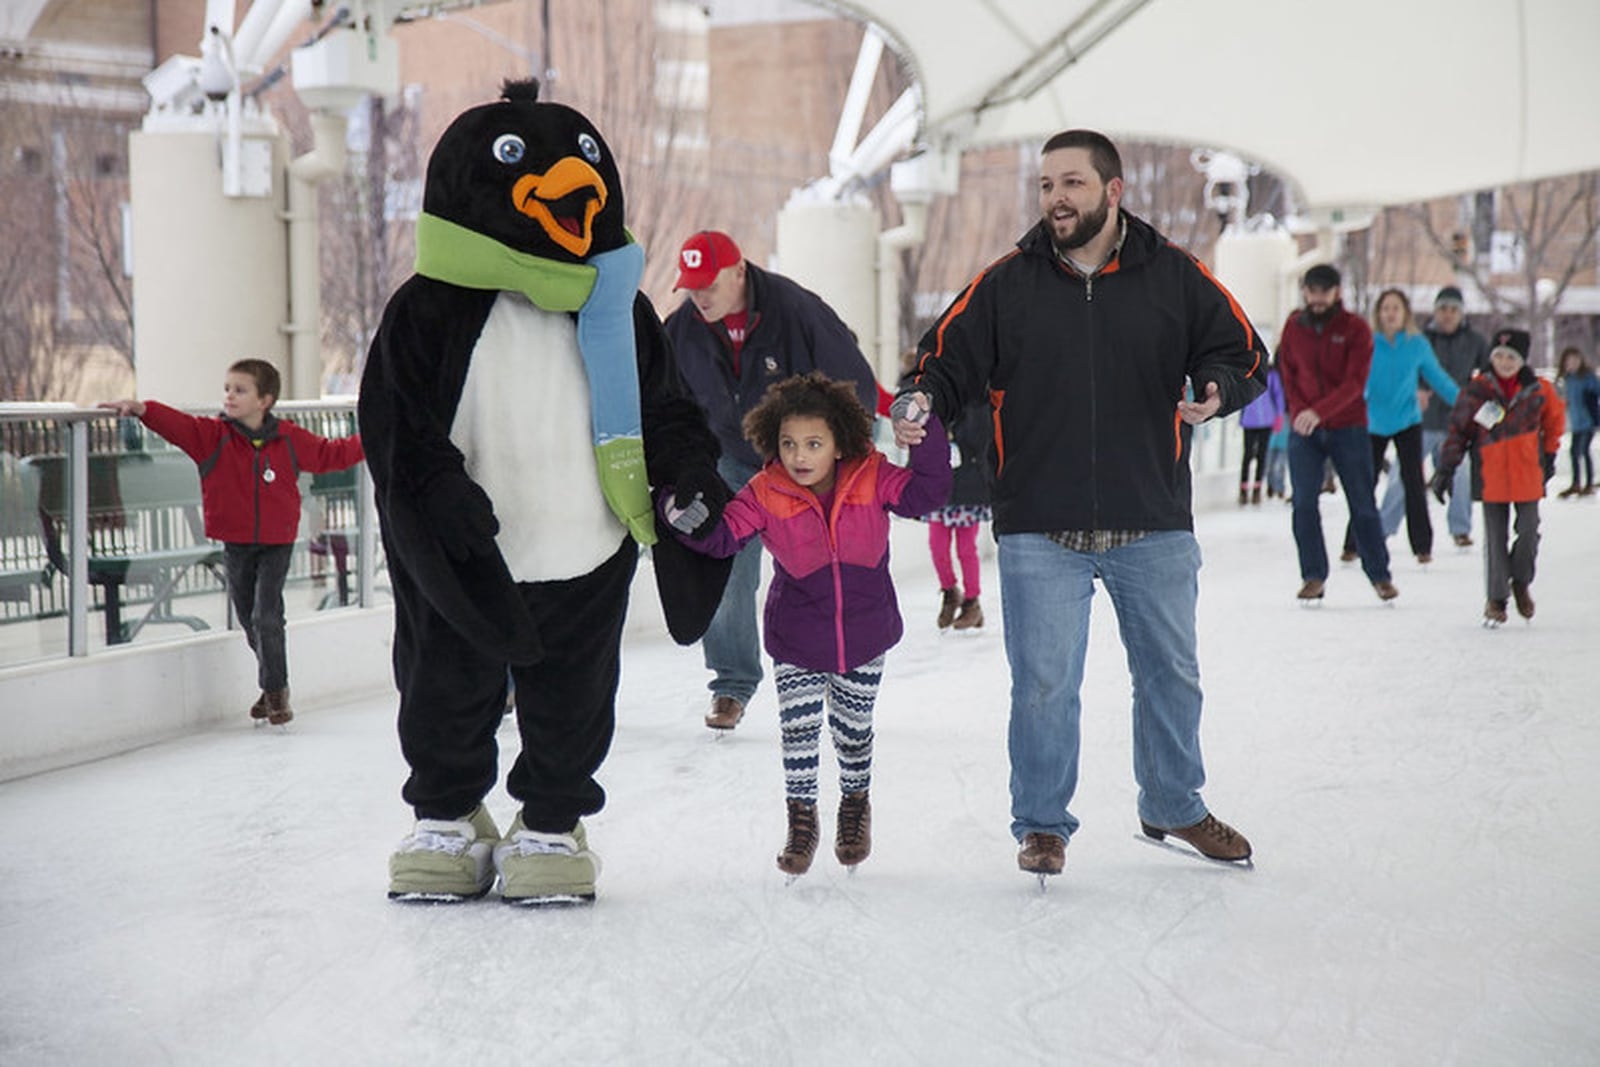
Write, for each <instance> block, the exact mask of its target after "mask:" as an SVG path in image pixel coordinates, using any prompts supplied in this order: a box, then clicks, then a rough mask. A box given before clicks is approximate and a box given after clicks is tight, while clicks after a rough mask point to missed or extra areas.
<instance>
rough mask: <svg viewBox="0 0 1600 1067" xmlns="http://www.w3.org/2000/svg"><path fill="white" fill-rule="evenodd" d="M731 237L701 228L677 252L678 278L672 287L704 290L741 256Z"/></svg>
mask: <svg viewBox="0 0 1600 1067" xmlns="http://www.w3.org/2000/svg"><path fill="white" fill-rule="evenodd" d="M743 258H744V256H743V254H741V253H740V251H739V246H738V245H736V244H734V243H733V238H732V237H729V236H728V235H727V234H725V233H723V232H722V231H721V230H701V231H700V232H699V233H697V234H695V235H694V236H693V237H691V238H689V239H688V240H687V241H685V242H683V248H682V249H680V250H679V252H678V280H677V282H675V283H674V284H673V286H672V287H673V288H674V289H704V288H706V287H707V286H709V285H710V284H711V283H712V282H714V281H716V280H717V275H718V274H720V273H722V271H723V270H724V269H725V268H727V267H731V266H733V265H734V264H735V263H738V262H739V261H740V260H741V259H743Z"/></svg>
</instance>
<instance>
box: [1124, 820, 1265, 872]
mask: <svg viewBox="0 0 1600 1067" xmlns="http://www.w3.org/2000/svg"><path fill="white" fill-rule="evenodd" d="M1139 828H1140V829H1141V830H1143V831H1144V835H1145V836H1146V837H1149V838H1152V839H1154V840H1156V841H1160V840H1162V839H1164V838H1165V837H1166V836H1167V835H1168V834H1171V835H1172V836H1173V837H1176V838H1177V839H1178V840H1180V841H1183V842H1185V843H1186V844H1188V845H1189V847H1190V848H1192V849H1194V850H1195V851H1196V852H1198V853H1200V855H1202V856H1204V857H1205V858H1206V859H1208V860H1220V861H1222V862H1224V863H1243V862H1244V861H1245V860H1247V859H1249V858H1250V842H1249V841H1247V840H1245V836H1244V835H1243V834H1241V833H1240V832H1239V831H1237V830H1235V829H1234V828H1233V827H1231V826H1229V825H1228V824H1227V823H1225V822H1223V821H1222V820H1221V819H1219V818H1217V817H1216V816H1215V815H1211V814H1207V815H1206V817H1205V818H1203V819H1201V820H1200V821H1199V822H1197V823H1195V824H1194V825H1193V826H1180V827H1176V828H1173V829H1163V828H1161V827H1158V826H1151V825H1150V824H1149V823H1147V822H1145V821H1144V820H1143V819H1140V820H1139Z"/></svg>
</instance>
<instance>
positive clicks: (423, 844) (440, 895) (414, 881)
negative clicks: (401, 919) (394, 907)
mask: <svg viewBox="0 0 1600 1067" xmlns="http://www.w3.org/2000/svg"><path fill="white" fill-rule="evenodd" d="M499 839H500V831H499V830H497V829H495V825H494V819H492V818H491V817H490V816H489V811H488V809H487V808H485V807H484V806H483V805H482V804H479V805H478V807H477V808H476V809H475V810H474V811H473V812H472V813H471V814H470V815H465V816H463V817H461V818H459V819H418V820H417V825H416V828H415V829H414V830H412V831H411V836H410V837H407V838H406V839H405V840H404V841H401V842H400V844H399V846H398V847H397V848H396V849H395V851H394V854H393V855H391V856H390V857H389V899H390V900H398V901H405V902H417V903H426V904H455V903H458V902H460V901H463V900H476V899H477V898H479V897H481V896H483V895H484V894H485V893H487V892H488V891H489V887H490V886H492V885H494V863H493V852H494V846H495V842H497V841H498V840H499Z"/></svg>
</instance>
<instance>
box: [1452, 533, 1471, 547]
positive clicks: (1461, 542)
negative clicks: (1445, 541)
mask: <svg viewBox="0 0 1600 1067" xmlns="http://www.w3.org/2000/svg"><path fill="white" fill-rule="evenodd" d="M1451 540H1453V541H1455V543H1456V547H1457V548H1471V547H1472V535H1471V534H1456V535H1455V536H1454V537H1452V538H1451Z"/></svg>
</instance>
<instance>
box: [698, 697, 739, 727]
mask: <svg viewBox="0 0 1600 1067" xmlns="http://www.w3.org/2000/svg"><path fill="white" fill-rule="evenodd" d="M742 718H744V705H743V704H742V703H740V702H739V701H737V700H735V699H733V698H732V697H717V698H716V699H715V700H713V701H712V702H711V710H710V711H708V712H706V725H707V726H709V727H710V728H711V729H713V730H731V729H733V728H734V727H735V726H738V725H739V720H740V719H742Z"/></svg>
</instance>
